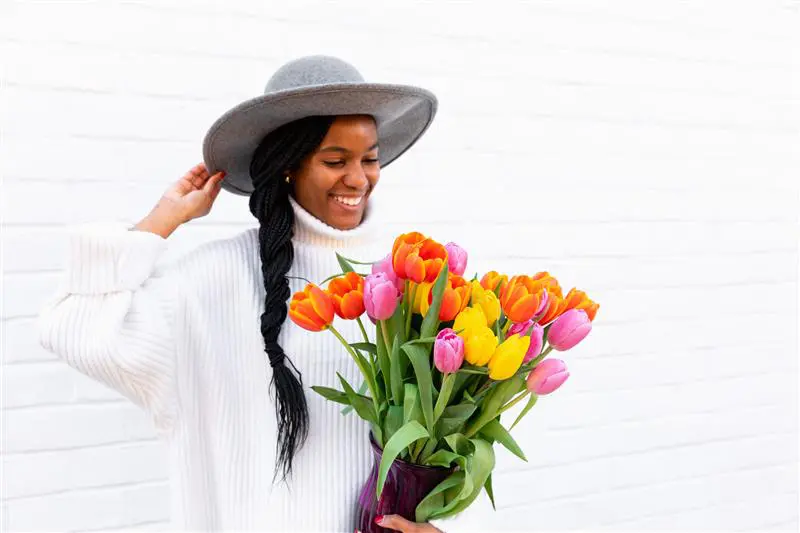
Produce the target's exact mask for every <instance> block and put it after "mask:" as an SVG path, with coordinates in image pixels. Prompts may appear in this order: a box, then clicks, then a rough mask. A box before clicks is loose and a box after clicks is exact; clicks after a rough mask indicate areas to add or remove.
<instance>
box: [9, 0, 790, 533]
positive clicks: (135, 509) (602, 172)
mask: <svg viewBox="0 0 800 533" xmlns="http://www.w3.org/2000/svg"><path fill="white" fill-rule="evenodd" d="M491 5H492V7H491V8H489V3H488V2H474V3H461V2H455V1H450V2H447V1H442V0H439V1H435V2H434V1H431V2H423V1H416V2H408V1H406V2H393V3H391V5H388V3H380V2H367V1H359V2H352V1H351V2H322V1H310V0H302V1H297V0H293V1H292V2H281V3H278V2H260V1H257V0H250V1H244V0H239V1H237V2H225V3H223V2H221V1H212V0H194V1H190V0H105V1H102V2H101V1H83V2H67V1H60V2H10V1H9V2H5V3H3V4H2V7H0V10H2V11H0V20H2V22H3V28H2V30H3V34H2V36H0V57H2V59H3V62H4V66H5V68H4V72H3V81H4V86H3V87H2V89H3V95H2V96H3V100H2V103H3V109H2V113H3V116H2V119H1V121H0V123H1V124H2V128H3V131H2V143H1V146H2V148H0V150H2V153H1V156H2V163H3V168H2V176H3V178H4V181H3V190H2V203H1V204H0V213H2V218H3V219H4V227H3V231H2V238H1V239H0V246H2V250H3V261H4V277H3V282H4V283H3V288H2V294H3V301H2V311H0V318H1V319H2V328H3V335H2V342H3V344H2V349H3V366H2V416H3V419H2V422H3V427H2V429H3V431H2V452H3V453H2V469H3V470H2V476H0V477H2V500H1V503H0V505H1V506H2V507H1V508H0V512H2V522H0V529H2V530H13V531H22V530H62V531H63V530H80V531H89V530H98V529H122V528H124V529H141V530H145V529H157V528H161V527H164V525H165V524H166V521H167V520H168V505H167V502H166V494H167V491H166V465H165V456H164V455H165V454H164V450H163V449H162V447H161V445H160V444H159V443H158V442H157V441H155V440H154V437H153V431H152V429H151V428H150V427H149V425H148V423H147V421H146V419H145V418H144V417H143V416H142V415H141V414H140V413H139V412H138V411H137V410H136V408H134V407H132V406H131V405H130V404H128V403H127V402H126V401H124V400H123V399H121V397H119V396H118V395H117V394H116V393H114V392H112V391H109V390H107V389H105V388H103V387H101V386H100V385H97V384H95V383H94V382H92V381H90V380H89V379H87V378H85V377H83V376H81V375H79V374H77V373H76V372H74V371H72V370H70V369H68V368H67V367H66V366H64V365H63V364H62V363H60V362H58V361H56V360H55V359H54V357H53V356H51V355H50V354H48V353H46V352H45V351H44V350H43V349H41V348H40V347H38V345H37V344H36V340H35V335H34V329H33V328H34V323H33V317H34V316H35V314H36V312H37V310H38V309H39V307H40V306H41V304H42V301H43V299H44V298H45V297H47V296H48V295H49V294H50V293H51V291H53V289H54V287H55V285H54V284H55V280H56V279H57V274H58V270H59V268H60V267H61V266H62V261H63V257H64V246H65V241H64V228H65V225H66V224H70V223H75V222H81V221H88V220H96V219H115V218H125V219H135V218H137V217H140V216H143V215H144V214H145V213H146V212H147V211H148V210H149V208H150V207H151V206H152V204H153V203H154V202H155V201H156V200H157V198H158V196H159V195H160V194H161V192H162V189H163V188H164V187H165V186H166V185H167V183H168V182H170V181H171V180H174V179H176V178H177V177H178V176H179V175H180V174H181V173H182V172H183V171H185V170H186V169H187V168H189V167H191V166H192V165H193V164H195V163H196V162H198V161H200V157H201V156H200V154H201V141H202V138H203V136H204V134H205V131H206V129H207V127H208V126H209V125H210V124H211V123H212V122H213V120H214V119H216V117H217V116H218V115H219V114H221V113H222V112H223V111H225V110H227V109H228V108H229V107H231V106H232V105H235V104H236V103H238V102H239V101H240V100H242V99H245V98H248V97H251V96H254V95H256V94H258V93H259V92H260V90H261V88H262V87H263V85H264V83H265V82H266V79H267V77H268V76H269V74H270V73H271V71H272V70H273V69H274V68H275V67H276V66H278V65H279V64H280V63H281V62H283V61H285V60H288V59H290V58H293V57H296V56H299V55H304V54H307V53H329V54H334V55H340V56H341V57H343V58H345V59H347V60H349V61H351V62H353V63H354V64H356V65H357V66H358V67H359V68H360V69H361V70H362V72H363V73H365V75H366V76H367V77H369V78H371V79H379V80H385V81H394V82H401V83H415V84H420V85H423V86H426V87H429V88H431V89H432V90H433V91H434V92H436V93H437V94H438V96H439V97H440V100H441V107H440V114H439V117H438V119H437V121H436V123H435V124H434V126H433V127H432V129H431V130H430V133H429V134H428V135H427V136H426V138H425V139H424V141H422V142H421V143H420V144H419V145H418V146H417V147H415V148H414V149H413V150H412V151H411V152H409V154H408V156H407V157H404V158H403V159H401V160H400V161H398V162H397V163H396V164H395V165H393V166H392V167H390V168H389V169H387V170H386V172H385V173H384V182H383V183H382V186H381V189H382V190H383V193H382V194H383V195H384V197H387V196H389V195H392V197H393V198H396V199H397V201H396V202H395V203H394V205H389V203H388V202H383V205H384V206H385V207H386V208H387V209H389V210H391V218H392V220H393V222H394V226H393V229H396V230H398V231H399V230H403V229H408V228H409V223H413V225H415V226H417V227H418V228H420V229H422V230H424V231H428V232H432V233H433V234H434V235H435V236H438V237H440V238H442V239H452V240H456V241H458V242H461V243H462V244H463V245H465V246H466V247H467V248H468V249H469V250H470V251H471V254H472V268H471V270H484V269H486V268H487V267H488V266H492V267H496V268H498V269H501V270H507V271H509V272H513V271H516V270H520V271H537V270H545V269H546V270H550V271H551V272H552V273H554V274H555V275H557V276H558V277H559V279H560V280H561V281H562V284H563V285H565V288H569V287H571V286H572V284H578V285H579V287H580V288H583V289H585V290H587V291H588V292H589V293H590V294H591V295H592V296H593V297H594V298H595V299H596V300H597V301H599V302H600V303H601V305H602V307H601V310H600V313H599V315H598V320H597V321H596V327H595V331H594V332H593V334H592V336H591V337H590V340H589V341H587V342H586V343H585V345H581V346H580V347H579V348H577V349H575V350H574V351H573V353H570V354H568V356H567V360H568V364H569V366H570V369H571V371H572V378H571V379H570V381H569V382H568V384H567V385H566V386H565V387H564V389H563V390H562V391H559V393H558V394H557V395H555V396H553V397H550V398H546V399H545V400H543V401H542V402H541V405H540V406H539V408H537V409H536V410H535V411H534V413H533V414H532V415H531V416H529V418H528V419H527V420H526V421H525V423H523V424H522V425H521V427H520V428H519V429H518V430H516V432H517V433H518V435H519V437H518V438H519V439H520V440H521V441H522V443H523V445H524V447H525V449H526V450H527V454H528V456H529V457H530V462H529V463H528V464H521V463H519V462H517V461H516V460H515V459H514V458H512V457H509V456H508V455H507V454H505V455H502V456H501V458H500V463H499V472H498V474H497V475H496V478H495V482H494V485H495V491H496V497H497V502H498V505H499V508H500V509H501V511H502V512H498V513H497V514H495V515H494V516H492V517H487V518H486V519H487V529H503V530H508V531H511V530H523V529H530V530H536V531H543V530H548V529H583V530H586V529H608V530H631V531H641V530H649V529H671V530H697V529H732V528H737V529H753V530H766V529H785V530H796V529H797V527H798V492H797V483H796V481H797V470H798V454H797V429H798V423H797V420H798V405H797V398H798V396H797V390H798V387H797V369H798V364H797V329H798V327H797V326H798V313H797V296H798V286H797V280H798V268H797V260H798V233H797V226H796V223H797V220H798V207H800V205H799V204H798V192H799V190H798V180H797V176H798V170H800V157H798V151H797V146H798V140H800V138H799V136H798V125H799V123H800V116H799V114H798V98H800V96H799V95H798V91H797V88H798V85H797V82H798V71H799V68H798V67H800V60H799V59H798V56H797V54H796V51H797V45H798V40H797V38H796V37H795V36H794V34H793V31H794V30H796V29H797V27H800V26H799V24H800V3H798V2H797V1H796V0H791V1H790V0H784V1H779V0H714V1H703V2H691V3H690V2H687V1H680V0H659V1H649V2H641V1H634V0H612V1H609V2H602V3H601V2H593V1H590V0H584V1H581V0H558V1H555V0H552V1H545V0H537V1H529V2H499V1H498V2H493V3H491ZM793 52H794V53H793ZM412 201H415V202H420V203H421V205H423V206H424V212H425V215H424V216H423V217H422V218H421V219H419V220H413V221H409V220H408V218H407V214H406V213H407V211H406V206H407V204H408V203H409V202H412ZM250 224H252V222H251V219H250V215H249V213H248V211H247V209H246V204H245V202H244V201H243V200H242V199H241V198H234V197H232V196H227V195H223V196H221V197H220V200H219V201H218V205H217V207H216V208H215V210H214V212H213V213H212V214H211V215H210V216H209V217H207V218H205V219H203V220H201V221H197V222H194V223H192V224H190V225H189V226H188V227H186V228H184V229H181V230H180V231H179V232H178V233H177V234H176V235H175V236H174V237H172V238H171V240H172V241H173V242H174V250H173V253H182V252H183V251H185V250H186V249H188V248H189V247H191V246H194V245H196V244H197V243H199V242H202V241H205V240H208V239H211V238H215V237H217V236H221V235H228V234H231V233H234V232H238V231H240V230H241V229H242V228H243V227H245V226H246V225H250Z"/></svg>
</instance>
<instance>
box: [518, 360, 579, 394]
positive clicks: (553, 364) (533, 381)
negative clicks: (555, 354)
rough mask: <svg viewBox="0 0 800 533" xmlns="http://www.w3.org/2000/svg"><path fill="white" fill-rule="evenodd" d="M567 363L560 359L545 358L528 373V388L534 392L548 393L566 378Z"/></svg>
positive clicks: (567, 373) (567, 375) (567, 374)
mask: <svg viewBox="0 0 800 533" xmlns="http://www.w3.org/2000/svg"><path fill="white" fill-rule="evenodd" d="M568 377H569V372H567V365H566V364H564V361H562V360H561V359H545V360H544V361H542V362H541V363H539V364H538V365H536V368H534V369H533V370H531V373H530V374H528V390H529V391H531V392H532V393H534V394H539V395H542V394H550V393H551V392H553V391H554V390H556V389H557V388H559V387H560V386H561V385H562V384H563V383H564V382H565V381H567V378H568Z"/></svg>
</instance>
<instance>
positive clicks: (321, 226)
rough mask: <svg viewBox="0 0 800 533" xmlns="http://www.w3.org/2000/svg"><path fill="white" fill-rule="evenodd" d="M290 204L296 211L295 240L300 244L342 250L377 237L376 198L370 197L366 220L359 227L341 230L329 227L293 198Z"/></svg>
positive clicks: (365, 214)
mask: <svg viewBox="0 0 800 533" xmlns="http://www.w3.org/2000/svg"><path fill="white" fill-rule="evenodd" d="M289 202H290V203H291V205H292V210H293V211H294V238H293V240H294V241H295V242H298V243H305V244H311V245H314V246H322V247H325V248H332V249H342V248H349V247H353V246H362V245H365V244H368V243H369V242H370V241H372V240H373V239H374V237H375V216H374V213H373V211H374V205H373V202H374V198H372V197H370V199H369V201H368V203H367V207H366V209H365V210H364V218H363V219H362V221H361V224H359V225H358V226H357V227H355V228H353V229H350V230H340V229H336V228H334V227H333V226H329V225H328V224H326V223H325V222H323V221H321V220H320V219H318V218H317V217H315V216H314V215H312V214H311V213H309V212H308V211H306V210H305V209H304V208H303V206H301V205H300V204H299V203H297V200H295V199H294V198H293V197H291V196H290V197H289Z"/></svg>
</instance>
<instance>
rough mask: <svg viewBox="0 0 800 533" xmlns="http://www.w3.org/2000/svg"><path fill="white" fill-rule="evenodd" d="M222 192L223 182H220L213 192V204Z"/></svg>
mask: <svg viewBox="0 0 800 533" xmlns="http://www.w3.org/2000/svg"><path fill="white" fill-rule="evenodd" d="M221 190H222V180H219V181H218V182H217V185H216V187H214V190H213V191H212V192H211V202H212V203H213V202H215V201H216V199H217V196H219V192H220V191H221Z"/></svg>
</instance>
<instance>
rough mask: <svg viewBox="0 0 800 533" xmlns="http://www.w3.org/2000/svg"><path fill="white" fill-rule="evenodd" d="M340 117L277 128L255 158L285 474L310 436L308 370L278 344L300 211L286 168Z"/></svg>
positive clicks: (265, 330) (279, 466)
mask: <svg viewBox="0 0 800 533" xmlns="http://www.w3.org/2000/svg"><path fill="white" fill-rule="evenodd" d="M334 119H335V117H328V116H324V117H323V116H314V117H307V118H303V119H300V120H297V121H294V122H290V123H289V124H286V125H284V126H281V127H280V128H278V129H276V130H273V131H272V132H270V133H269V134H268V135H267V136H266V137H265V138H264V139H263V140H262V141H261V143H260V144H259V146H258V148H257V149H256V151H255V153H254V154H253V159H252V161H251V162H250V177H251V178H252V180H253V187H254V191H253V193H252V195H251V196H250V212H251V213H252V214H253V216H255V217H256V218H257V219H258V222H259V230H258V246H259V252H260V254H261V273H262V275H263V276H264V287H265V289H266V292H267V296H266V302H265V310H264V314H262V315H261V335H262V336H263V337H264V349H265V351H266V353H267V356H268V357H269V364H270V366H271V367H272V381H271V382H270V388H271V390H272V391H273V392H274V393H275V402H276V403H275V413H276V416H277V419H278V442H277V454H278V458H277V462H276V466H275V476H276V477H277V476H278V475H279V473H280V474H281V476H282V479H286V477H287V476H288V475H290V474H291V472H292V462H293V460H294V456H295V454H296V453H297V451H298V450H299V449H300V448H301V447H302V446H303V444H304V443H305V440H306V437H308V406H307V404H306V397H305V395H304V393H303V376H302V375H301V373H300V372H299V371H298V370H297V368H296V367H295V366H294V364H293V363H292V362H291V360H290V359H289V358H288V357H287V356H286V354H285V353H284V351H283V348H281V346H280V345H279V344H278V334H279V333H280V330H281V326H282V325H283V323H284V321H285V320H286V315H287V314H288V309H287V305H286V302H287V300H288V299H289V297H290V296H291V292H290V289H289V280H288V279H287V277H286V273H287V272H288V271H289V267H291V266H292V261H293V259H294V247H293V246H292V235H293V229H294V212H293V211H292V207H291V205H290V204H289V193H290V191H291V186H290V185H289V184H288V183H287V182H286V173H287V172H293V171H295V170H297V169H298V168H299V166H300V164H301V163H302V161H303V160H304V159H305V158H306V157H307V156H308V155H309V154H310V153H311V152H312V151H314V150H315V149H316V148H317V147H318V146H319V144H320V143H321V142H322V139H323V138H325V135H326V134H327V133H328V130H329V129H330V126H331V124H332V123H333V121H334ZM287 362H288V363H289V365H291V368H289V367H288V366H287V364H286V363H287Z"/></svg>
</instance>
